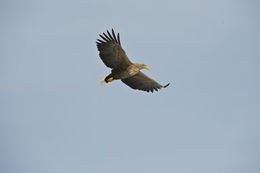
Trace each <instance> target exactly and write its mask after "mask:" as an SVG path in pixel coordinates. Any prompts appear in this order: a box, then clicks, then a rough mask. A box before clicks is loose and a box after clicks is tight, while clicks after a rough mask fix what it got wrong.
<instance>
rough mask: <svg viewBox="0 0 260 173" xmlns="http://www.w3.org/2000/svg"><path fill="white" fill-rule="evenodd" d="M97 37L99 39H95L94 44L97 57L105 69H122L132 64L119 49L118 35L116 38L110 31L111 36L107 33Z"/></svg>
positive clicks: (120, 48) (121, 49)
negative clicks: (97, 53)
mask: <svg viewBox="0 0 260 173" xmlns="http://www.w3.org/2000/svg"><path fill="white" fill-rule="evenodd" d="M99 36H100V37H101V39H97V42H96V43H97V48H98V51H99V56H100V58H101V59H102V61H103V62H104V64H105V65H106V66H107V67H110V68H112V69H115V68H119V69H121V68H122V69H124V68H126V67H128V66H129V65H130V64H132V63H131V61H130V60H129V59H128V57H127V55H126V53H125V51H124V50H123V48H122V47H121V43H120V37H119V33H118V34H117V37H116V35H115V33H114V30H113V29H112V35H111V34H110V33H109V32H108V31H107V34H105V33H103V35H99Z"/></svg>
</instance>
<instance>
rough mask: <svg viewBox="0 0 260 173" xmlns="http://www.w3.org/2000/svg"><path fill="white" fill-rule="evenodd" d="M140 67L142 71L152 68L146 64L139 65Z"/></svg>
mask: <svg viewBox="0 0 260 173" xmlns="http://www.w3.org/2000/svg"><path fill="white" fill-rule="evenodd" d="M138 66H139V68H140V70H141V69H146V70H150V67H149V66H148V65H146V64H138Z"/></svg>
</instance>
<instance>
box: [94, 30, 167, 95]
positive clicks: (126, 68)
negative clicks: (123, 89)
mask: <svg viewBox="0 0 260 173" xmlns="http://www.w3.org/2000/svg"><path fill="white" fill-rule="evenodd" d="M99 36H100V37H101V38H100V39H97V42H96V43H97V49H98V51H99V56H100V58H101V60H102V61H103V62H104V64H105V65H106V66H107V67H109V68H111V69H112V70H111V73H110V74H109V75H108V76H106V78H105V79H104V82H105V83H110V82H112V81H114V80H121V81H122V82H123V83H125V84H126V85H128V86H129V87H131V88H132V89H137V90H142V91H147V92H150V91H151V92H153V91H154V90H155V91H158V89H161V88H166V87H167V86H169V84H170V83H168V84H166V85H164V86H163V85H160V84H159V83H157V82H156V81H155V80H153V79H151V78H149V77H148V76H146V75H145V74H144V73H142V72H141V71H140V70H142V69H147V70H150V67H148V66H147V65H145V64H137V63H132V62H131V61H130V60H129V58H128V57H127V55H126V53H125V51H124V49H123V48H122V47H121V43H120V36H119V33H118V34H117V36H116V35H115V32H114V30H113V29H112V34H110V32H109V31H107V34H106V33H103V35H101V34H100V35H99Z"/></svg>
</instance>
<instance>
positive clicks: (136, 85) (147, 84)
mask: <svg viewBox="0 0 260 173" xmlns="http://www.w3.org/2000/svg"><path fill="white" fill-rule="evenodd" d="M122 82H124V83H125V84H126V85H128V86H129V87H131V88H133V89H138V90H143V91H147V92H150V91H151V92H153V91H154V90H155V91H158V89H161V88H165V87H167V86H169V84H170V83H168V84H167V85H165V86H162V85H160V84H159V83H157V82H156V81H154V80H153V79H151V78H149V77H148V76H146V75H145V74H144V73H142V72H139V73H137V74H136V75H134V76H132V77H129V78H126V79H122Z"/></svg>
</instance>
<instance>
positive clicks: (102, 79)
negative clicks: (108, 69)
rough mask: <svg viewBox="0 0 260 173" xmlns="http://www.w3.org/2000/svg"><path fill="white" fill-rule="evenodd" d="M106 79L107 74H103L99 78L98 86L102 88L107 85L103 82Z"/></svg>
mask: <svg viewBox="0 0 260 173" xmlns="http://www.w3.org/2000/svg"><path fill="white" fill-rule="evenodd" d="M106 77H107V74H105V75H103V76H102V77H101V81H100V83H99V84H100V85H102V86H104V85H106V84H108V83H106V81H105V78H106Z"/></svg>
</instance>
